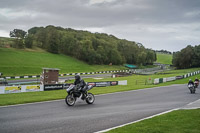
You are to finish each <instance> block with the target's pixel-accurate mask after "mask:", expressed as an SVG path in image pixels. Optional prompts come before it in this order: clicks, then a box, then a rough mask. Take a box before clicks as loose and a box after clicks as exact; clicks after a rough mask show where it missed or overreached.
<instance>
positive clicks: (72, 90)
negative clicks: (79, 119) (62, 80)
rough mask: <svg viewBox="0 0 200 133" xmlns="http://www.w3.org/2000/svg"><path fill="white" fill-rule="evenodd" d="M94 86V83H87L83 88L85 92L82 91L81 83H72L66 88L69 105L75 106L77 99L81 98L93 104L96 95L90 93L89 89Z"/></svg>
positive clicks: (66, 100) (66, 99)
mask: <svg viewBox="0 0 200 133" xmlns="http://www.w3.org/2000/svg"><path fill="white" fill-rule="evenodd" d="M92 88H93V86H92V85H86V86H85V87H84V88H83V90H84V91H83V92H81V90H80V87H79V85H70V86H69V88H67V89H66V91H67V93H68V95H67V96H66V98H65V102H66V104H67V105H68V106H73V105H74V104H75V102H76V100H77V98H80V97H81V99H82V100H85V101H86V103H88V104H93V102H94V101H95V97H94V95H93V94H92V93H88V91H89V90H91V89H92Z"/></svg>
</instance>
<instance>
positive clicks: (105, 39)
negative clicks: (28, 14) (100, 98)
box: [10, 26, 156, 65]
mask: <svg viewBox="0 0 200 133" xmlns="http://www.w3.org/2000/svg"><path fill="white" fill-rule="evenodd" d="M15 30H16V29H15ZM20 32H21V33H22V35H21V36H19V37H17V41H16V43H17V44H16V47H19V48H23V47H28V48H31V47H33V46H37V47H40V48H43V49H45V50H47V51H49V52H51V53H54V54H58V53H61V54H65V55H69V56H73V57H75V58H77V59H79V60H82V61H85V62H87V63H89V64H114V65H119V64H124V63H128V64H137V65H147V64H153V62H154V61H156V53H155V51H153V50H151V49H146V48H145V47H144V46H143V45H142V44H138V43H136V42H131V41H127V40H122V39H118V38H116V37H115V36H113V35H107V34H104V33H101V34H100V33H91V32H88V31H80V30H74V29H71V28H62V27H54V26H47V27H33V28H31V29H29V30H28V33H26V35H25V36H24V32H22V31H20ZM14 33H16V31H14V30H13V31H11V32H10V35H11V37H15V34H14ZM20 38H21V39H20ZM19 40H20V41H19ZM19 42H21V43H20V44H23V45H19Z"/></svg>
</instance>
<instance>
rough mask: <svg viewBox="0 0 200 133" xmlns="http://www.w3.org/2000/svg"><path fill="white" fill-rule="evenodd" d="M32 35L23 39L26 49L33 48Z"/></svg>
mask: <svg viewBox="0 0 200 133" xmlns="http://www.w3.org/2000/svg"><path fill="white" fill-rule="evenodd" d="M33 39H34V38H33V35H32V34H28V35H27V36H26V37H25V46H26V47H27V48H32V47H33Z"/></svg>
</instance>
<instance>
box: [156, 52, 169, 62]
mask: <svg viewBox="0 0 200 133" xmlns="http://www.w3.org/2000/svg"><path fill="white" fill-rule="evenodd" d="M156 55H157V61H156V62H158V63H161V64H172V55H170V54H161V53H156Z"/></svg>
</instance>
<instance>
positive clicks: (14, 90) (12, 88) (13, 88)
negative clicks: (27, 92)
mask: <svg viewBox="0 0 200 133" xmlns="http://www.w3.org/2000/svg"><path fill="white" fill-rule="evenodd" d="M18 92H21V86H7V87H5V93H18Z"/></svg>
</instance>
